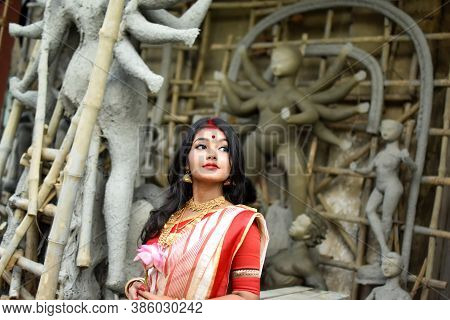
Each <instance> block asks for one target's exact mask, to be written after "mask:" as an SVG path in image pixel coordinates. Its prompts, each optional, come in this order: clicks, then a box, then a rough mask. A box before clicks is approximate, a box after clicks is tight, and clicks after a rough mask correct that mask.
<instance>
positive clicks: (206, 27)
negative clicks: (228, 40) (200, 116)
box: [186, 13, 211, 111]
mask: <svg viewBox="0 0 450 320" xmlns="http://www.w3.org/2000/svg"><path fill="white" fill-rule="evenodd" d="M210 29H211V14H209V13H208V14H207V15H206V18H205V22H204V23H203V32H202V42H201V44H200V51H199V56H198V62H197V68H196V69H195V74H194V80H193V83H192V88H191V90H192V91H194V92H195V91H197V90H198V89H199V86H200V80H201V79H202V76H203V72H204V70H205V58H206V53H207V50H208V43H209V42H208V41H209V33H210ZM194 103H195V99H193V98H190V99H189V100H188V101H187V104H186V110H187V111H190V110H193V109H194Z"/></svg>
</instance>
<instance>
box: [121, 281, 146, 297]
mask: <svg viewBox="0 0 450 320" xmlns="http://www.w3.org/2000/svg"><path fill="white" fill-rule="evenodd" d="M135 282H140V283H142V284H145V279H144V278H132V279H130V280H129V281H128V282H127V283H126V284H125V290H124V291H125V296H126V297H127V298H129V296H128V294H129V290H130V287H131V286H132V285H133V284H134V283H135Z"/></svg>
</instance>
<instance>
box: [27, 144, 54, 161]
mask: <svg viewBox="0 0 450 320" xmlns="http://www.w3.org/2000/svg"><path fill="white" fill-rule="evenodd" d="M58 152H59V149H53V148H43V149H42V160H44V161H54V160H55V159H56V157H57V155H58ZM32 153H33V147H29V148H28V150H27V155H28V156H29V157H31V155H32Z"/></svg>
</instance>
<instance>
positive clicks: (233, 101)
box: [222, 77, 259, 117]
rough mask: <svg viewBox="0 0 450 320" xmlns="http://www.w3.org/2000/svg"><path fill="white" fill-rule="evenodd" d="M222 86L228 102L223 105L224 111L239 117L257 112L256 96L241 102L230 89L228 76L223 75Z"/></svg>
mask: <svg viewBox="0 0 450 320" xmlns="http://www.w3.org/2000/svg"><path fill="white" fill-rule="evenodd" d="M222 88H223V92H224V94H225V96H226V98H227V102H228V103H227V104H226V105H224V108H225V110H224V111H225V112H228V113H230V114H232V115H235V116H239V117H246V116H249V115H251V114H254V113H256V112H257V110H258V102H259V97H258V96H256V97H254V98H252V99H250V100H247V101H245V102H242V101H241V99H240V98H239V97H238V95H237V94H236V93H235V92H234V91H233V90H232V88H231V86H230V80H229V79H228V77H223V79H222Z"/></svg>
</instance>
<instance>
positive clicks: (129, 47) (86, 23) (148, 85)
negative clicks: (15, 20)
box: [12, 0, 211, 292]
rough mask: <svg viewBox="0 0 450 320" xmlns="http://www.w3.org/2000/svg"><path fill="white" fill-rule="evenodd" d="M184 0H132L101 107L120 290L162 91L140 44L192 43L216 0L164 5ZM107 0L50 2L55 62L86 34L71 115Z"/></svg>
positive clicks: (28, 32)
mask: <svg viewBox="0 0 450 320" xmlns="http://www.w3.org/2000/svg"><path fill="white" fill-rule="evenodd" d="M179 2H182V0H130V1H128V2H127V5H126V8H125V10H124V17H123V23H122V33H121V37H120V39H119V40H118V43H117V44H116V46H115V48H114V58H115V59H114V61H113V63H112V66H111V70H110V73H111V74H112V75H113V76H111V77H109V79H108V83H107V88H106V92H105V96H104V100H103V107H102V109H101V110H100V114H99V120H98V121H99V125H100V128H101V130H102V134H103V135H104V137H105V138H106V139H107V141H108V149H109V153H110V155H111V159H112V169H111V173H110V176H109V179H108V182H107V184H106V190H105V199H104V207H103V211H104V216H105V221H106V231H107V240H108V247H109V249H108V250H109V251H108V259H109V264H108V277H107V286H108V287H109V288H111V289H113V290H116V291H119V292H122V291H123V285H124V282H125V278H124V273H123V268H124V259H125V250H126V240H127V233H128V221H129V215H130V211H131V202H132V196H133V189H134V181H135V176H136V172H137V170H138V160H139V159H138V155H139V148H138V142H139V137H138V128H139V126H140V125H143V124H144V123H145V120H146V118H147V113H148V110H147V109H148V107H147V96H148V94H147V89H150V90H151V91H152V92H157V91H158V90H159V88H160V86H161V84H162V81H163V79H162V77H161V76H159V75H156V74H154V73H153V72H152V71H151V70H149V68H148V66H147V65H146V64H145V63H144V62H143V60H142V59H141V57H140V56H139V53H138V51H137V50H136V49H135V48H136V46H137V42H138V41H139V42H143V43H150V44H162V43H169V42H180V41H181V42H184V43H185V44H186V45H192V44H193V42H194V40H195V38H196V37H197V35H198V32H199V29H198V26H199V25H200V23H201V21H202V20H203V18H204V16H205V14H206V11H207V9H208V7H209V5H210V3H211V0H198V1H197V2H196V3H195V4H193V5H192V6H191V7H190V8H189V9H188V10H187V11H186V12H185V13H184V14H183V15H182V16H181V17H175V16H173V15H171V14H170V13H168V12H167V11H165V10H163V9H165V8H169V7H171V6H173V5H175V4H177V3H179ZM107 4H108V1H107V0H97V1H89V2H86V1H83V0H70V1H68V0H51V1H49V2H48V3H47V5H46V8H45V14H44V21H43V31H42V33H43V34H44V35H46V34H48V35H51V36H49V37H48V41H49V47H50V51H49V61H52V59H53V57H54V55H55V52H56V51H57V48H58V47H59V46H60V45H61V44H63V43H64V37H65V34H66V33H67V32H68V31H69V29H70V28H71V27H72V26H75V27H76V28H77V30H78V32H79V33H80V39H81V41H80V43H79V45H78V48H77V50H76V52H75V53H74V55H73V57H72V59H71V61H70V63H69V66H68V68H67V71H66V74H65V78H64V82H63V85H62V88H61V92H60V97H59V99H60V100H61V101H62V103H63V105H64V109H65V112H66V114H67V115H69V116H71V115H73V114H74V112H75V110H76V109H77V108H78V107H79V106H80V105H81V101H82V99H83V97H84V95H85V92H86V89H87V86H88V83H89V75H90V73H91V69H92V61H94V57H95V54H96V50H97V46H98V41H99V37H98V34H99V30H100V28H101V26H102V23H103V20H104V17H105V12H106V7H107ZM147 19H148V20H151V21H153V22H154V23H153V22H150V21H148V20H147ZM38 24H42V22H38ZM12 29H13V33H14V34H15V35H21V36H30V37H32V36H35V34H34V33H33V30H34V29H36V26H35V25H31V26H27V27H23V28H21V27H20V26H17V25H15V26H14V25H13V28H12ZM37 29H38V30H39V29H40V28H37ZM33 77H34V78H35V77H36V73H34V74H33V75H32V77H31V78H33ZM32 82H33V79H23V80H22V81H21V82H20V83H18V84H17V87H18V88H20V89H21V90H22V91H26V90H28V89H29V85H30V84H31V83H32ZM24 84H28V86H26V85H24Z"/></svg>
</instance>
